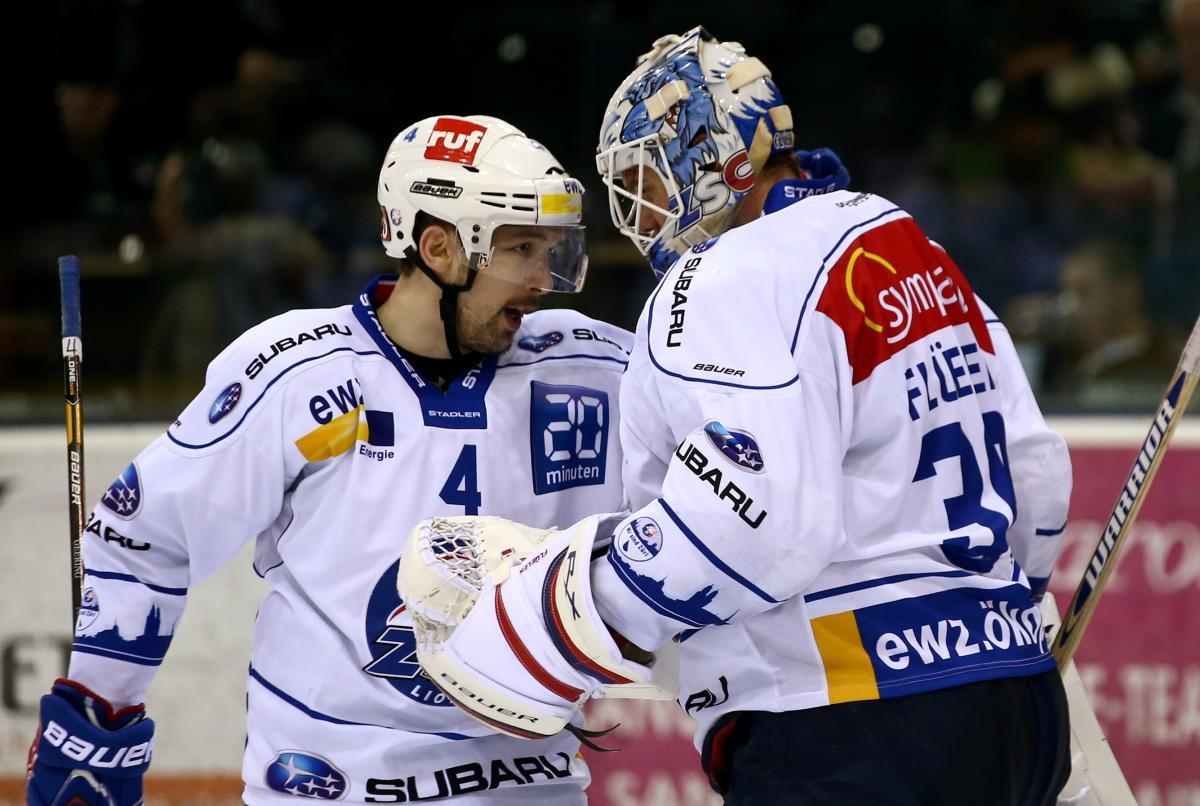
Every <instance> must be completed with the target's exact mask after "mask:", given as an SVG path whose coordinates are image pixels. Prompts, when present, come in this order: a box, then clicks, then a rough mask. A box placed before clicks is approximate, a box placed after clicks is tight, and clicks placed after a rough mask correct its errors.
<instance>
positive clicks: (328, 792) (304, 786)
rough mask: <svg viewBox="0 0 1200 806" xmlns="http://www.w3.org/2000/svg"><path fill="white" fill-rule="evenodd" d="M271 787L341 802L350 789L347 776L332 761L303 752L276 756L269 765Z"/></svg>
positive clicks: (268, 779)
mask: <svg viewBox="0 0 1200 806" xmlns="http://www.w3.org/2000/svg"><path fill="white" fill-rule="evenodd" d="M267 786H269V787H271V789H274V790H275V791H276V792H283V793H285V794H288V795H299V796H300V797H303V798H316V799H318V800H341V798H342V796H343V795H345V794H346V790H347V789H349V786H348V785H347V781H346V773H344V772H342V771H341V770H339V769H338V768H337V767H335V766H333V764H332V763H330V762H329V760H328V759H324V758H321V757H320V756H318V755H314V754H313V753H305V752H302V751H300V750H283V751H281V752H279V753H278V754H277V755H276V756H275V759H274V760H273V761H272V762H271V763H270V764H269V765H267Z"/></svg>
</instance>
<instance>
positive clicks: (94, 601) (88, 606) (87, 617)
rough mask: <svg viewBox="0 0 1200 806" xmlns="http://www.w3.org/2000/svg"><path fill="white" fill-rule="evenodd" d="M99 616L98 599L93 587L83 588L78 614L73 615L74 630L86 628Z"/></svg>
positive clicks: (78, 630)
mask: <svg viewBox="0 0 1200 806" xmlns="http://www.w3.org/2000/svg"><path fill="white" fill-rule="evenodd" d="M99 617H100V599H99V598H97V596H96V589H95V588H84V589H83V596H82V597H80V600H79V615H78V616H76V617H75V632H80V631H81V630H86V629H87V628H88V627H90V626H92V623H93V622H95V620H96V619H97V618H99Z"/></svg>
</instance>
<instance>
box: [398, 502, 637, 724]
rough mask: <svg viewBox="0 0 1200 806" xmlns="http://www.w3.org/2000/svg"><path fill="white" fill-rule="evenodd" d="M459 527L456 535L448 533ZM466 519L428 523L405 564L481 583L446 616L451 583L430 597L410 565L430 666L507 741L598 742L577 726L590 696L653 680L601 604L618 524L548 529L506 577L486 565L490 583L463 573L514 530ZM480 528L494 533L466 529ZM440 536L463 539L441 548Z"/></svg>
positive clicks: (408, 597) (403, 587) (420, 653)
mask: <svg viewBox="0 0 1200 806" xmlns="http://www.w3.org/2000/svg"><path fill="white" fill-rule="evenodd" d="M448 520H452V521H453V522H454V523H453V524H452V525H451V527H445V526H443V525H439V524H445V523H446V521H448ZM464 520H467V519H460V518H455V519H440V520H439V519H435V520H434V521H423V522H422V523H420V524H418V525H417V527H416V529H415V530H414V532H413V537H411V538H410V540H409V545H408V547H406V549H405V558H406V559H407V560H409V561H410V562H411V561H412V560H413V558H414V557H419V558H421V561H422V562H423V563H424V564H425V565H426V566H433V567H437V566H439V565H441V566H443V567H442V568H439V569H438V573H437V574H434V577H436V576H438V575H441V576H443V577H444V578H446V574H445V565H446V563H449V564H450V565H451V566H452V567H454V568H455V569H457V570H454V571H452V572H450V573H452V574H453V575H454V578H455V579H456V580H458V582H459V583H461V582H462V581H463V580H469V579H472V578H473V579H478V580H479V586H478V590H479V593H478V595H477V596H475V597H472V602H471V606H470V608H469V610H464V609H463V607H462V606H461V604H456V605H452V606H450V607H443V606H442V604H440V602H443V601H445V600H444V599H443V595H444V593H445V588H446V587H448V585H446V584H443V585H441V586H440V589H438V590H431V589H432V588H438V587H439V586H436V585H424V584H422V583H419V582H416V581H415V580H417V579H418V577H419V575H416V574H406V571H405V561H404V560H402V561H401V572H400V578H399V585H400V595H401V597H403V598H404V600H405V601H406V602H408V603H409V605H410V612H411V613H412V614H413V627H414V630H415V631H416V634H417V658H418V659H419V660H420V663H421V667H422V668H423V669H424V670H425V673H426V674H427V675H428V676H429V678H430V679H431V680H432V681H433V682H434V683H435V684H436V685H437V686H438V687H439V688H440V689H441V690H442V691H443V692H445V694H446V696H447V697H449V698H450V699H451V700H453V701H454V702H455V703H456V704H457V705H458V706H459V707H460V708H462V709H463V710H465V711H466V712H467V713H468V714H470V715H471V716H473V717H475V718H476V719H478V720H479V721H480V722H482V723H484V724H485V725H487V726H489V727H491V728H493V729H494V730H497V731H500V732H501V733H507V734H509V735H512V736H519V737H522V738H527V739H536V738H542V737H545V736H552V735H554V734H556V733H558V732H559V731H561V730H564V729H566V730H571V731H572V732H574V733H576V735H580V734H581V733H582V734H583V736H581V738H585V737H586V736H587V735H592V734H589V733H587V732H585V731H581V730H580V729H579V728H576V727H574V726H573V725H571V724H570V723H571V721H572V719H573V718H575V717H576V715H577V714H578V712H579V709H580V707H581V706H582V705H583V703H584V702H585V701H586V700H587V699H588V697H590V696H593V695H595V694H597V693H599V692H600V691H601V689H603V688H605V687H606V686H614V685H618V686H619V685H643V684H646V683H648V682H649V681H650V678H651V670H650V668H648V667H647V666H645V665H643V664H640V663H637V662H635V661H632V660H628V659H626V658H625V657H623V656H622V653H621V651H620V649H619V648H618V645H617V642H616V641H615V640H614V638H613V636H612V635H611V634H610V632H609V630H608V628H607V627H606V626H605V625H604V623H603V622H602V621H601V620H600V617H599V615H598V614H597V613H596V611H595V609H594V607H593V604H592V593H591V578H590V573H589V566H590V564H591V555H592V547H593V545H594V543H595V541H596V536H597V531H600V532H601V533H602V534H603V535H605V536H607V535H608V532H610V531H611V529H608V528H607V526H608V524H609V523H610V522H614V521H612V519H609V520H606V521H604V522H603V523H605V525H606V526H605V528H601V527H600V524H601V522H602V521H601V520H600V519H599V518H598V517H597V516H591V517H588V518H584V519H583V520H581V521H579V522H578V523H576V524H574V525H573V526H571V527H568V528H567V529H564V530H562V531H554V530H547V531H546V532H545V533H544V535H543V537H542V538H541V539H538V540H536V541H534V542H535V544H536V547H535V548H534V549H533V551H531V552H530V553H529V554H528V556H526V557H525V558H524V559H523V561H521V562H519V563H517V564H515V565H513V566H512V567H511V568H510V567H509V566H508V565H501V566H499V570H497V566H495V565H493V564H491V563H487V562H483V561H482V560H481V563H482V566H483V567H485V570H484V572H483V574H482V575H478V576H474V577H472V575H471V574H470V573H466V572H463V571H462V570H461V567H462V563H461V561H462V560H463V559H464V558H465V557H469V556H472V555H475V554H479V555H481V556H482V555H486V554H487V553H488V552H487V551H480V550H477V548H476V547H478V546H485V545H488V544H489V543H504V542H505V541H504V540H503V538H499V539H493V538H490V537H489V532H490V531H491V530H492V529H496V530H497V534H498V535H503V534H504V530H510V529H511V528H512V526H513V524H511V523H510V522H507V521H501V520H500V519H495V518H493V519H483V518H480V519H475V521H476V523H475V524H469V523H468V524H464V523H463V521H464ZM472 525H481V526H482V527H483V528H481V529H479V530H478V531H477V532H473V531H472V530H471V529H470V528H467V527H469V526H472ZM521 528H522V529H527V528H528V527H521ZM439 530H442V531H443V532H444V533H445V534H448V535H452V537H450V539H448V540H439V538H438V535H437V533H438V532H439ZM443 559H444V560H445V563H443ZM456 564H457V565H456ZM488 566H490V567H488ZM431 578H433V577H431ZM406 580H407V581H406ZM456 584H457V583H456ZM471 586H472V585H471V583H468V584H467V585H466V586H464V587H471ZM459 601H460V602H461V600H459ZM430 602H433V603H434V606H432V607H431V606H430V605H429V603H430ZM439 609H440V612H441V613H443V614H445V616H442V615H439ZM585 740H586V739H585Z"/></svg>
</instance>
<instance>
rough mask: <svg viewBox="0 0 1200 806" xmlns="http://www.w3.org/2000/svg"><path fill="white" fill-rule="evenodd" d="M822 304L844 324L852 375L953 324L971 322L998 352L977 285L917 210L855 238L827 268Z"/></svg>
mask: <svg viewBox="0 0 1200 806" xmlns="http://www.w3.org/2000/svg"><path fill="white" fill-rule="evenodd" d="M817 310H818V311H820V312H821V313H823V314H825V315H826V316H828V317H829V318H830V319H832V320H833V321H834V322H836V323H837V325H838V327H839V328H841V330H842V334H843V336H844V337H845V339H846V352H847V354H848V355H849V357H850V365H851V367H852V369H853V382H854V383H858V382H859V381H862V380H865V379H866V378H868V377H869V376H870V375H871V373H872V372H874V371H875V368H876V367H877V366H879V365H880V364H882V363H883V362H884V361H887V360H888V359H889V358H891V357H892V356H893V355H895V354H896V353H898V352H899V351H900V350H902V349H904V348H905V347H907V346H908V345H910V344H912V343H913V342H915V341H917V340H919V339H922V338H924V337H925V336H928V335H929V334H930V333H934V332H936V331H938V330H941V329H942V328H944V327H950V326H953V325H961V324H967V325H969V326H970V328H971V332H972V333H974V335H975V340H976V341H977V342H978V343H979V347H980V349H981V350H984V351H986V352H989V353H993V354H994V353H995V350H994V349H993V347H992V339H991V336H990V334H989V333H988V330H987V325H986V324H985V322H984V320H983V314H982V312H981V311H980V310H979V304H978V303H977V302H976V301H975V292H973V291H972V290H971V286H970V285H969V284H968V283H967V281H966V279H965V278H964V277H963V275H962V272H961V271H959V268H958V266H957V265H956V264H955V263H954V261H953V260H951V259H950V256H949V255H948V254H946V253H945V252H944V251H942V250H940V249H937V248H936V247H934V246H933V245H932V244H931V243H930V242H929V238H927V237H926V235H925V233H924V232H922V231H921V229H920V227H918V226H917V225H916V222H914V221H913V220H912V219H911V218H900V219H896V220H893V221H889V222H887V223H886V224H881V225H880V226H877V227H875V228H874V229H870V230H867V231H866V232H864V233H863V234H862V235H859V236H858V237H857V238H855V239H854V240H853V241H852V242H851V243H850V245H849V246H848V247H847V248H846V250H845V251H844V252H843V253H842V256H841V257H840V258H838V261H837V263H835V264H834V265H833V266H832V267H831V268H830V269H829V274H828V278H827V281H826V283H825V288H824V290H823V291H822V292H821V298H820V300H818V302H817Z"/></svg>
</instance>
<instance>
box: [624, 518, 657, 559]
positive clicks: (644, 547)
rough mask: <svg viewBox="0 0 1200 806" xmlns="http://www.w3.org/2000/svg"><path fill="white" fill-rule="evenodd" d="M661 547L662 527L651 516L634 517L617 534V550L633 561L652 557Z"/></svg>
mask: <svg viewBox="0 0 1200 806" xmlns="http://www.w3.org/2000/svg"><path fill="white" fill-rule="evenodd" d="M661 548H662V527H660V526H659V525H658V523H656V522H655V521H654V519H653V518H634V519H633V520H632V521H630V522H629V523H628V524H626V526H625V528H624V529H622V530H621V534H619V535H617V551H619V552H621V556H622V557H624V558H625V559H627V560H632V561H633V562H635V563H640V562H645V561H646V560H652V559H654V557H655V555H657V554H658V550H659V549H661Z"/></svg>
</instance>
